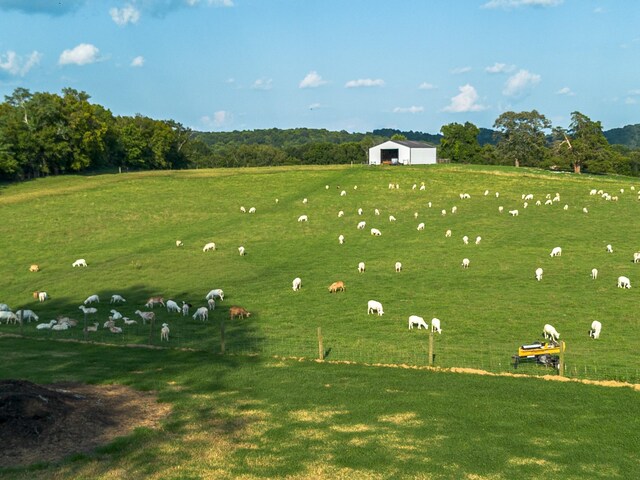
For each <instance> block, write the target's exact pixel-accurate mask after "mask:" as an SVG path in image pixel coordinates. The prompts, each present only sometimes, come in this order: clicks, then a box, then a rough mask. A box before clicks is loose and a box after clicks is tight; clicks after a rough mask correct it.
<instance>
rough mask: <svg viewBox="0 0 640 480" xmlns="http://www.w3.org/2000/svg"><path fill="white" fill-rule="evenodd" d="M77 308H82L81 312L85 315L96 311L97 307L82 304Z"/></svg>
mask: <svg viewBox="0 0 640 480" xmlns="http://www.w3.org/2000/svg"><path fill="white" fill-rule="evenodd" d="M78 309H80V310H82V313H84V314H85V315H89V314H93V313H98V309H97V308H94V307H85V306H84V305H80V306H79V307H78Z"/></svg>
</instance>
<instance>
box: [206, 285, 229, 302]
mask: <svg viewBox="0 0 640 480" xmlns="http://www.w3.org/2000/svg"><path fill="white" fill-rule="evenodd" d="M204 298H205V300H209V299H210V298H219V299H220V301H222V300H224V292H223V291H222V289H220V288H214V289H213V290H211V291H210V292H209V293H207V296H206V297H204Z"/></svg>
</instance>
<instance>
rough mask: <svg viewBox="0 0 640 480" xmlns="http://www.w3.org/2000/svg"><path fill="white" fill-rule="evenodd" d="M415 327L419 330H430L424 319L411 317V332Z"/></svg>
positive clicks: (415, 316)
mask: <svg viewBox="0 0 640 480" xmlns="http://www.w3.org/2000/svg"><path fill="white" fill-rule="evenodd" d="M415 326H417V327H418V330H420V329H421V328H424V329H425V330H429V325H427V324H426V323H425V321H424V318H422V317H419V316H417V315H411V316H409V330H411V329H412V328H413V327H415Z"/></svg>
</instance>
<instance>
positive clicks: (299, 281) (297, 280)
mask: <svg viewBox="0 0 640 480" xmlns="http://www.w3.org/2000/svg"><path fill="white" fill-rule="evenodd" d="M291 287H292V288H293V291H294V292H297V291H298V290H300V287H302V279H301V278H300V277H296V278H294V279H293V282H291Z"/></svg>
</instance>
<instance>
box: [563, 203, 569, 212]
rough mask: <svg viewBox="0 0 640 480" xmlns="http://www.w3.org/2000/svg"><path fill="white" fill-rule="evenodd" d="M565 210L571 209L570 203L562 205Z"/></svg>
mask: <svg viewBox="0 0 640 480" xmlns="http://www.w3.org/2000/svg"><path fill="white" fill-rule="evenodd" d="M562 209H563V210H565V211H567V210H569V205H567V204H566V203H565V204H564V207H562Z"/></svg>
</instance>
